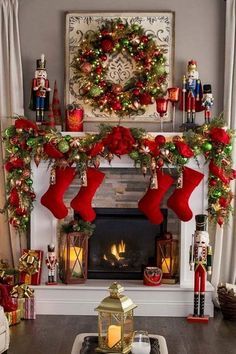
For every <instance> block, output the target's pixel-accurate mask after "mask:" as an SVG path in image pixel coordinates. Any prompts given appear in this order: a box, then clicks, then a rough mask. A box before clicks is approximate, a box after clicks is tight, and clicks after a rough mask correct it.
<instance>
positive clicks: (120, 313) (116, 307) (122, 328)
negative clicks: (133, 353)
mask: <svg viewBox="0 0 236 354" xmlns="http://www.w3.org/2000/svg"><path fill="white" fill-rule="evenodd" d="M108 290H109V291H110V296H108V297H106V298H105V299H103V300H102V302H101V303H100V305H99V306H98V307H97V308H96V309H95V311H98V348H97V351H98V352H102V353H129V352H130V350H131V344H132V337H133V331H134V327H133V317H134V315H133V310H134V309H135V308H136V307H137V306H136V305H135V304H134V303H133V301H132V300H131V299H130V298H128V297H127V296H126V295H122V294H121V292H122V291H124V288H123V287H122V286H121V285H120V284H117V283H116V282H114V283H113V284H112V285H111V286H110V287H109V289H108Z"/></svg>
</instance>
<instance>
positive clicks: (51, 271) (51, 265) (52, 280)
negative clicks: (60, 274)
mask: <svg viewBox="0 0 236 354" xmlns="http://www.w3.org/2000/svg"><path fill="white" fill-rule="evenodd" d="M45 262H46V266H47V268H48V282H47V283H46V284H47V285H56V284H57V282H56V270H57V265H58V262H57V258H56V253H55V246H54V245H53V244H50V245H48V253H47V256H46V260H45Z"/></svg>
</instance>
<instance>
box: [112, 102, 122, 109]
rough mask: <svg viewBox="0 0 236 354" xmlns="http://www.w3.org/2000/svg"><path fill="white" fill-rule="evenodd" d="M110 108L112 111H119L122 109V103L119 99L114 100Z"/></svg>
mask: <svg viewBox="0 0 236 354" xmlns="http://www.w3.org/2000/svg"><path fill="white" fill-rule="evenodd" d="M111 108H112V109H113V110H114V111H120V110H121V109H122V105H121V103H120V101H114V102H113V103H112V105H111Z"/></svg>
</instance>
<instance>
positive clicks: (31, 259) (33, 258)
mask: <svg viewBox="0 0 236 354" xmlns="http://www.w3.org/2000/svg"><path fill="white" fill-rule="evenodd" d="M42 261H43V251H41V250H23V254H22V256H21V257H20V259H19V271H20V277H19V282H20V283H21V284H22V283H24V284H28V285H39V284H40V281H41V273H42Z"/></svg>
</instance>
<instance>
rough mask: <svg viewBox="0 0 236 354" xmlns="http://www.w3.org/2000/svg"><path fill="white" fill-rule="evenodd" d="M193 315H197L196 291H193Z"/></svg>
mask: <svg viewBox="0 0 236 354" xmlns="http://www.w3.org/2000/svg"><path fill="white" fill-rule="evenodd" d="M193 316H194V317H197V316H198V293H194V307H193Z"/></svg>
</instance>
